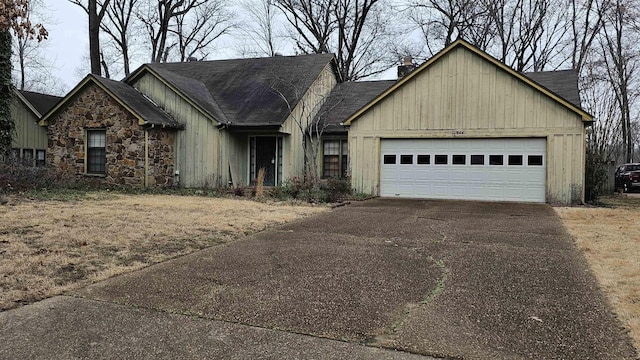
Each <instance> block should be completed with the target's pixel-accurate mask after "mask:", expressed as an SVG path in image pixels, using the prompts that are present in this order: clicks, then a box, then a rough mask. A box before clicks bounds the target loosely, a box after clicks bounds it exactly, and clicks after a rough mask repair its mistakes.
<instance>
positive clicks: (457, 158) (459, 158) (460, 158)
mask: <svg viewBox="0 0 640 360" xmlns="http://www.w3.org/2000/svg"><path fill="white" fill-rule="evenodd" d="M451 163H452V164H453V165H464V164H466V163H467V156H466V155H453V156H452V157H451Z"/></svg>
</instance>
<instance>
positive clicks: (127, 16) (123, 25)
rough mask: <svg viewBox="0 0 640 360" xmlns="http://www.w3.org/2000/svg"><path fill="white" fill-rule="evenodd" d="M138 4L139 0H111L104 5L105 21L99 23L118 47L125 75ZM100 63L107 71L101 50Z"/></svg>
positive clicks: (129, 68) (129, 62) (128, 68)
mask: <svg viewBox="0 0 640 360" xmlns="http://www.w3.org/2000/svg"><path fill="white" fill-rule="evenodd" d="M139 5H140V0H111V3H110V4H109V5H108V6H107V7H106V9H107V10H106V20H107V21H102V22H101V23H100V29H102V31H103V33H104V34H106V35H107V36H108V37H109V39H110V40H111V41H112V42H113V44H114V45H115V46H116V47H117V48H118V49H119V52H120V54H121V56H122V66H123V69H124V75H125V76H128V75H129V73H131V60H130V45H131V41H130V36H131V31H132V27H133V26H134V24H133V21H134V20H135V19H136V18H135V10H136V9H137V7H138V6H139ZM101 63H102V64H103V65H102V67H103V68H105V71H108V67H107V66H106V62H105V61H104V51H101ZM107 77H108V76H107Z"/></svg>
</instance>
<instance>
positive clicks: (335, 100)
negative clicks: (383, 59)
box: [315, 80, 396, 133]
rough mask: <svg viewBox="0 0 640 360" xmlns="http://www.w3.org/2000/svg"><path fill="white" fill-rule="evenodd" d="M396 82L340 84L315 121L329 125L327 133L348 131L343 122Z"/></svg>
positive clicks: (352, 82)
mask: <svg viewBox="0 0 640 360" xmlns="http://www.w3.org/2000/svg"><path fill="white" fill-rule="evenodd" d="M395 82H396V81H395V80H384V81H350V82H344V83H340V84H338V85H337V86H336V87H335V88H334V89H333V90H332V91H331V94H330V95H329V97H328V98H327V100H326V101H325V102H324V104H323V105H322V107H321V108H320V111H319V112H318V114H317V115H316V118H315V121H317V122H320V123H324V124H327V127H326V128H325V130H324V132H325V133H336V132H344V131H346V130H345V129H344V127H343V126H341V125H340V123H341V122H343V121H345V120H346V119H348V118H349V117H350V116H351V115H353V114H354V113H356V112H357V111H358V110H360V109H361V108H362V107H364V106H365V105H367V104H368V103H369V102H370V101H372V100H373V99H375V98H376V97H377V96H378V95H380V94H382V92H384V91H385V90H387V89H388V88H389V87H390V86H391V85H393V84H394V83H395Z"/></svg>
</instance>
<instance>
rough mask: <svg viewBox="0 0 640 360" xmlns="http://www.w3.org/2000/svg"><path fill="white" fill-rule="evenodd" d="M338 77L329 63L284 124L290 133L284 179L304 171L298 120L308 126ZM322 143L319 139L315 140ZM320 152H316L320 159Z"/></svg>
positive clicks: (287, 138) (286, 131) (285, 147)
mask: <svg viewBox="0 0 640 360" xmlns="http://www.w3.org/2000/svg"><path fill="white" fill-rule="evenodd" d="M336 84H337V79H336V75H335V72H334V70H333V66H332V65H331V64H327V66H326V67H325V68H324V69H323V70H322V72H321V73H320V75H319V76H318V78H317V79H316V81H315V82H314V83H313V85H311V87H310V88H309V90H308V91H307V92H306V93H305V94H304V95H303V97H302V99H301V100H300V102H299V103H298V105H297V106H296V108H295V109H294V110H293V112H292V114H291V115H290V116H289V118H287V120H286V121H285V122H284V124H283V125H282V132H284V133H287V134H290V135H289V136H286V137H285V138H284V142H283V149H282V151H283V152H284V154H285V158H284V165H283V172H282V175H283V177H284V179H289V178H290V177H292V176H300V175H302V173H303V170H304V169H303V167H304V153H303V151H302V132H301V131H300V128H299V126H298V124H297V123H296V120H298V121H301V122H303V123H304V124H305V127H306V126H308V125H309V124H310V123H311V122H312V121H313V117H314V116H315V115H316V113H317V112H318V110H319V109H320V106H321V105H322V103H323V102H324V101H325V100H326V98H327V97H328V96H329V93H330V92H331V90H332V89H333V88H334V87H335V86H336ZM314 141H316V142H318V144H320V142H319V141H318V140H314ZM320 153H321V151H318V153H317V154H315V155H316V156H318V157H317V160H318V161H320V160H321V158H320Z"/></svg>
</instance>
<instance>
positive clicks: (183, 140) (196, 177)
mask: <svg viewBox="0 0 640 360" xmlns="http://www.w3.org/2000/svg"><path fill="white" fill-rule="evenodd" d="M133 86H134V87H135V88H137V89H139V90H140V91H141V92H142V93H144V94H145V95H147V96H148V97H149V98H150V99H151V100H153V101H154V102H155V103H156V104H158V105H159V106H160V107H162V108H163V109H164V110H165V111H167V112H168V113H170V114H171V115H172V116H173V117H174V118H175V119H176V120H178V121H179V122H180V123H181V124H183V125H184V129H183V130H179V131H177V133H176V151H175V154H174V157H175V159H174V161H175V169H176V170H178V171H179V172H180V176H179V180H180V185H181V186H184V187H202V186H215V185H219V184H222V185H225V184H227V183H228V181H230V178H229V157H228V153H227V149H228V147H229V146H228V143H229V139H228V136H227V133H226V132H221V131H220V130H218V129H217V128H216V125H217V123H215V122H214V121H212V120H211V119H209V118H207V117H206V116H205V115H204V114H202V113H201V112H200V111H198V110H197V109H196V108H195V107H194V106H192V105H191V104H190V103H189V102H187V101H186V100H184V99H183V98H182V97H180V96H179V95H178V94H176V93H175V92H174V91H173V90H172V89H171V88H169V87H168V86H167V85H166V84H164V83H163V82H162V81H160V80H159V79H158V78H156V77H155V76H154V75H152V74H150V73H147V74H145V75H144V76H142V77H141V78H140V79H138V80H137V81H136V83H135V84H133Z"/></svg>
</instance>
